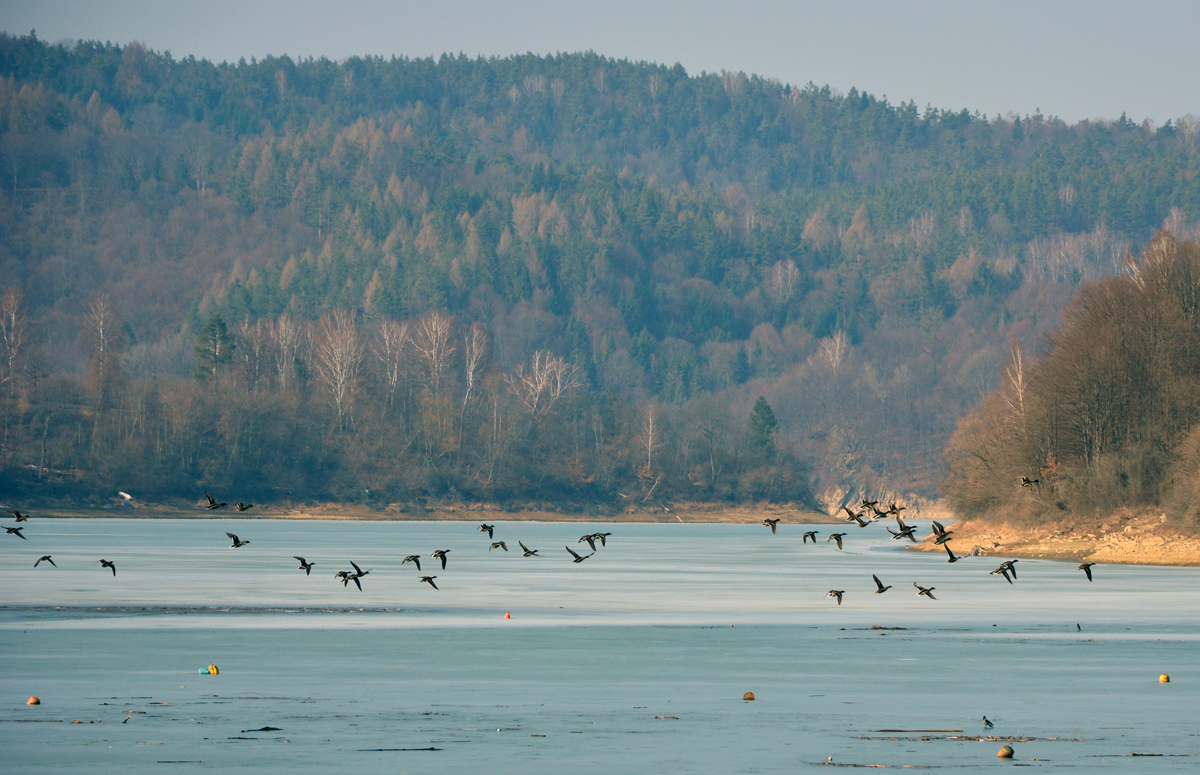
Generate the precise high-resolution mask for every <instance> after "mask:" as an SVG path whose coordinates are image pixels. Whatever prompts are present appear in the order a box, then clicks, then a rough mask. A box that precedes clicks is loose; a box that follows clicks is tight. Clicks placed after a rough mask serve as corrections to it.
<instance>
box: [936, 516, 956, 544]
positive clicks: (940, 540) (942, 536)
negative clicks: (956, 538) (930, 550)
mask: <svg viewBox="0 0 1200 775" xmlns="http://www.w3.org/2000/svg"><path fill="white" fill-rule="evenodd" d="M931 528H932V530H933V533H932V534H931V535H934V536H936V539H935V540H934V543H935V544H944V543H946V542H947V541H949V540H950V536H951V535H953V534H954V531H953V530H947V529H946V528H944V527H942V523H941V522H938V521H937V520H936V519H935V520H933V525H931Z"/></svg>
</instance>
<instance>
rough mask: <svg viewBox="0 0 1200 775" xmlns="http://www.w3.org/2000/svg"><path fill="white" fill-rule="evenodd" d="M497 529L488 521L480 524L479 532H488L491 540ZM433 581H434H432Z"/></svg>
mask: <svg viewBox="0 0 1200 775" xmlns="http://www.w3.org/2000/svg"><path fill="white" fill-rule="evenodd" d="M495 529H496V526H495V525H489V524H488V523H486V522H484V523H483V524H482V525H480V526H479V532H480V533H487V534H488V540H489V541H490V540H491V539H492V531H493V530H495ZM434 578H436V577H434ZM431 583H432V582H431ZM435 589H436V587H435Z"/></svg>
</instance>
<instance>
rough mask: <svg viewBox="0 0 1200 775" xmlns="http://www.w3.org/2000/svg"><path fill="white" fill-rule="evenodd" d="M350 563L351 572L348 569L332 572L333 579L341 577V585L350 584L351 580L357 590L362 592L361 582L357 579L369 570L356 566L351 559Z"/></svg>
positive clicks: (346, 585)
mask: <svg viewBox="0 0 1200 775" xmlns="http://www.w3.org/2000/svg"><path fill="white" fill-rule="evenodd" d="M350 564H351V565H354V572H353V573H351V572H350V571H348V570H343V571H338V572H337V573H335V574H333V577H334V578H335V579H341V580H342V586H343V587H348V586H350V582H351V581H353V582H354V586H356V587H358V591H359V592H362V583H361V582H360V581H359V579H361V578H362V577H363V576H365V575H367V574H368V573H370V572H371V571H369V570H363V569H362V568H360V567H358V565H356V564H355V563H354V562H353V561H352V562H351V563H350Z"/></svg>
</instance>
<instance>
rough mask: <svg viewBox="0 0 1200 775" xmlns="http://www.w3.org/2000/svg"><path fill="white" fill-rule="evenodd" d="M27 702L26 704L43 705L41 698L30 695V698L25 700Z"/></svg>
mask: <svg viewBox="0 0 1200 775" xmlns="http://www.w3.org/2000/svg"><path fill="white" fill-rule="evenodd" d="M25 704H26V705H41V704H42V701H41V700H39V699H38V698H37V697H30V698H29V699H28V700H25Z"/></svg>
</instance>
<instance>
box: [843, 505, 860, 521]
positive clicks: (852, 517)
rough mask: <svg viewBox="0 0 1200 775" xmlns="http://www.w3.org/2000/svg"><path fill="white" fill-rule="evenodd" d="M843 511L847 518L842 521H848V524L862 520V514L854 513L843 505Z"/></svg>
mask: <svg viewBox="0 0 1200 775" xmlns="http://www.w3.org/2000/svg"><path fill="white" fill-rule="evenodd" d="M842 511H844V512H846V516H844V517H842V519H844V520H846V521H847V522H853V521H854V520H856V519H862V512H859V511H853V510H851V508H850V507H849V506H847V505H845V504H842Z"/></svg>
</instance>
